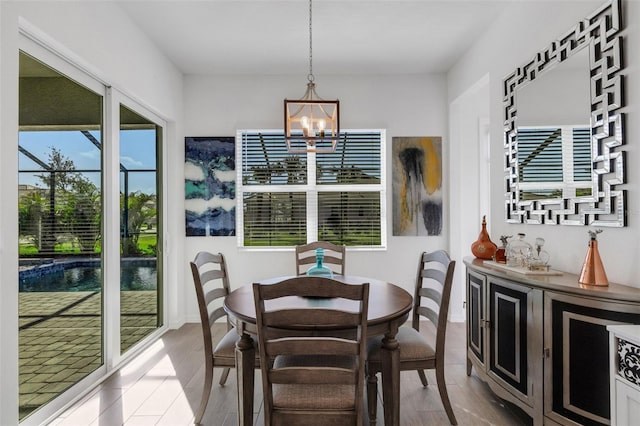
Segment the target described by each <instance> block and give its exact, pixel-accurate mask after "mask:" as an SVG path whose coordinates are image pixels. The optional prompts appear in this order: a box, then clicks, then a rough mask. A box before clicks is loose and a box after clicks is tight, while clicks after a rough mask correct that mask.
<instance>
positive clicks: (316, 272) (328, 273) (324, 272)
mask: <svg viewBox="0 0 640 426" xmlns="http://www.w3.org/2000/svg"><path fill="white" fill-rule="evenodd" d="M322 259H324V249H321V248H318V249H316V266H312V267H311V268H309V270H308V271H307V276H309V277H326V278H333V271H332V270H331V269H329V268H327V267H326V266H324V265H323V264H322Z"/></svg>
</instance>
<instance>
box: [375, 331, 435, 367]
mask: <svg viewBox="0 0 640 426" xmlns="http://www.w3.org/2000/svg"><path fill="white" fill-rule="evenodd" d="M382 339H383V336H374V337H370V338H368V339H367V362H369V363H373V362H375V363H380V362H382V348H381V347H382ZM396 340H397V341H398V343H399V344H400V347H399V348H398V349H399V351H400V362H403V361H424V360H428V359H435V357H436V351H435V349H434V348H433V346H431V344H430V343H429V341H428V340H427V338H426V337H425V336H424V335H422V334H420V332H419V331H417V330H416V329H415V328H413V327H406V326H405V327H400V328H399V329H398V334H396Z"/></svg>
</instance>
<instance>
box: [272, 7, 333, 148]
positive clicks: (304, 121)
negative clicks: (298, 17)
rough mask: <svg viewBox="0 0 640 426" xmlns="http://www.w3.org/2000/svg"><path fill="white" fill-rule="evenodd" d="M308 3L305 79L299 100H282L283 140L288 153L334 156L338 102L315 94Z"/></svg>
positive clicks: (310, 18) (310, 10)
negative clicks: (307, 59)
mask: <svg viewBox="0 0 640 426" xmlns="http://www.w3.org/2000/svg"><path fill="white" fill-rule="evenodd" d="M311 1H312V0H309V75H307V79H308V82H307V91H306V92H305V93H304V95H303V96H302V98H301V99H298V100H289V99H285V100H284V137H285V140H286V142H287V150H288V151H289V152H291V153H304V152H319V153H325V152H334V151H335V150H336V145H337V143H338V138H339V137H340V101H338V100H337V99H336V100H331V101H328V100H324V99H322V98H321V97H319V96H318V94H317V93H316V85H315V83H314V79H315V77H314V76H313V44H312V5H311Z"/></svg>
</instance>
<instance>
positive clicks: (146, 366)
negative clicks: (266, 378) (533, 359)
mask: <svg viewBox="0 0 640 426" xmlns="http://www.w3.org/2000/svg"><path fill="white" fill-rule="evenodd" d="M223 328H224V326H223V325H221V326H220V328H219V329H216V330H215V331H214V332H215V333H216V334H217V336H216V337H215V338H219V336H220V335H221V334H220V333H221V332H222V331H223ZM424 332H425V333H429V332H430V331H429V330H428V329H426V330H425V331H424ZM446 352H447V370H446V378H447V388H448V390H449V398H450V399H451V404H452V405H453V410H454V412H455V414H456V418H457V419H458V424H460V425H528V424H531V419H530V418H529V417H528V416H526V414H524V413H523V412H522V411H521V410H519V409H518V408H517V407H515V406H513V405H511V404H509V403H507V402H505V401H502V400H500V399H499V398H497V397H496V396H495V395H494V394H493V393H492V392H491V390H490V389H489V387H488V386H487V385H486V384H485V383H484V382H482V381H481V380H480V379H479V378H478V377H477V376H476V375H475V371H474V372H473V373H472V374H471V376H467V375H466V358H465V325H464V324H463V323H451V324H450V325H449V329H448V335H447V347H446ZM203 358H204V355H203V346H202V333H201V329H200V325H199V324H186V325H184V326H183V327H181V328H180V329H179V330H171V331H169V332H167V333H166V334H165V335H164V336H163V337H162V338H161V339H160V340H158V341H157V342H156V343H155V344H153V345H152V346H151V347H150V348H148V349H147V350H146V351H144V352H143V353H142V354H141V355H140V356H138V357H137V358H135V359H134V360H133V361H131V362H130V363H129V364H127V365H126V366H125V367H123V368H122V369H121V370H120V371H118V372H117V373H115V374H113V375H112V376H111V377H110V378H109V379H107V380H106V381H105V382H103V383H102V384H101V385H99V386H98V387H97V388H96V389H94V390H93V391H92V392H90V393H89V394H88V395H87V396H85V397H84V398H83V399H82V400H80V401H79V402H78V403H77V404H75V405H74V406H72V407H71V408H69V409H68V410H67V411H66V412H64V413H63V414H62V415H61V416H60V417H58V418H57V419H56V420H54V421H53V422H52V423H51V424H52V425H55V426H67V425H82V426H86V425H91V426H98V425H99V426H111V425H127V426H136V425H168V426H179V425H185V426H186V425H191V424H193V416H194V413H195V411H196V410H197V408H198V405H199V403H200V395H201V392H202V384H203V378H204V359H203ZM220 371H221V369H216V374H215V376H214V385H213V390H212V393H211V397H210V399H209V404H208V406H207V411H206V413H205V417H204V419H203V423H204V424H206V425H211V426H232V425H236V424H237V407H236V380H235V374H234V373H233V371H232V373H231V374H229V379H228V381H227V384H226V385H225V386H219V385H218V383H217V380H218V379H219V377H220V376H219V374H220ZM427 378H428V380H429V383H430V386H428V387H427V388H423V387H422V385H421V384H420V380H419V378H418V374H417V373H416V372H413V371H407V372H402V373H401V389H400V393H401V396H400V418H401V424H402V425H406V426H420V425H448V424H449V421H448V419H447V415H446V413H445V411H444V409H443V407H442V403H441V402H440V395H439V393H438V388H437V386H436V379H435V373H434V371H427ZM261 386H262V385H261V381H260V375H259V373H258V372H256V398H255V406H254V413H255V414H254V419H255V422H254V423H255V424H256V425H258V426H261V425H263V424H264V421H263V413H262V388H261ZM365 393H366V392H365ZM379 395H380V392H379ZM382 419H383V411H382V404H381V402H380V401H378V422H377V423H378V424H382V422H383V421H382Z"/></svg>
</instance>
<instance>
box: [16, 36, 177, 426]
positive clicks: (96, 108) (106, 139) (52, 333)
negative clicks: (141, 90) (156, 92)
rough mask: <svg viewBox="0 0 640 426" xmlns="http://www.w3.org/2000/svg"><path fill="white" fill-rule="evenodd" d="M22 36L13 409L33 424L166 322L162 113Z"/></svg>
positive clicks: (20, 416)
mask: <svg viewBox="0 0 640 426" xmlns="http://www.w3.org/2000/svg"><path fill="white" fill-rule="evenodd" d="M25 43H26V44H25V45H26V46H27V48H25V49H24V50H23V51H20V53H19V55H20V82H19V101H20V102H19V111H20V114H19V129H18V134H19V138H18V153H17V156H18V159H19V160H18V161H19V164H18V168H19V171H18V173H19V188H18V191H19V201H18V206H17V208H18V211H19V221H18V222H19V223H18V224H17V225H18V229H19V282H18V283H17V284H16V285H18V286H19V314H18V315H19V331H18V339H19V341H18V345H19V371H18V376H19V418H20V421H21V422H22V423H24V424H25V425H30V424H40V423H42V422H44V421H45V420H46V419H47V418H48V417H49V416H50V415H51V414H52V413H54V412H55V411H56V410H57V409H59V408H61V407H63V406H64V404H65V403H67V402H68V401H70V400H71V399H72V398H74V396H76V395H79V394H80V393H82V392H83V391H84V390H86V389H87V387H89V386H92V385H93V384H95V383H97V382H98V381H99V380H100V378H101V377H104V375H106V374H107V373H108V372H109V370H111V369H113V368H117V367H118V366H119V364H120V363H121V362H122V361H123V360H125V359H126V358H127V357H129V356H131V355H135V350H134V349H136V348H141V347H142V346H144V345H145V344H146V343H148V342H149V341H151V340H152V339H153V338H154V333H155V332H156V331H157V330H158V329H159V328H161V327H162V326H163V324H164V315H163V303H162V301H163V287H162V229H163V226H162V217H163V215H162V178H161V176H162V173H161V166H162V161H161V158H162V156H161V154H162V145H163V144H162V138H163V129H164V127H165V124H164V122H163V121H162V120H161V119H160V118H159V117H157V116H155V115H154V114H153V113H151V112H150V111H148V110H147V109H145V108H144V107H143V106H141V105H140V104H139V103H137V102H135V101H133V100H131V99H130V98H128V97H127V96H125V95H124V94H123V93H121V92H120V91H117V90H115V89H111V88H108V87H107V86H106V85H105V84H104V83H102V82H100V81H97V80H96V79H95V78H93V77H92V76H89V75H87V74H85V73H84V72H82V71H81V70H79V69H78V68H75V67H74V66H73V65H72V64H70V63H68V62H66V61H65V60H63V59H61V58H60V57H57V56H56V55H55V54H54V53H53V52H51V51H48V50H47V51H44V50H43V49H42V48H41V46H35V45H33V44H32V43H28V42H25ZM155 334H156V335H157V334H158V333H155Z"/></svg>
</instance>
